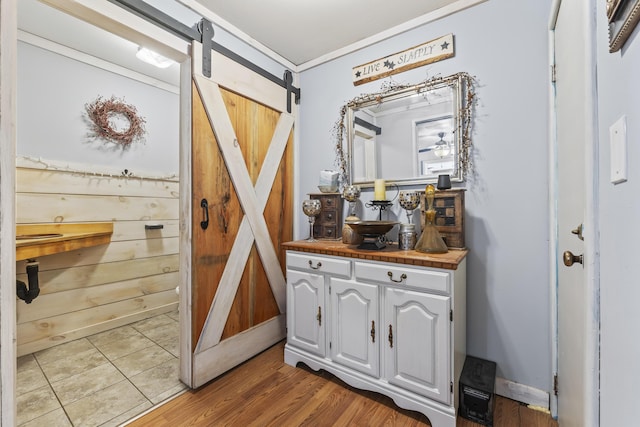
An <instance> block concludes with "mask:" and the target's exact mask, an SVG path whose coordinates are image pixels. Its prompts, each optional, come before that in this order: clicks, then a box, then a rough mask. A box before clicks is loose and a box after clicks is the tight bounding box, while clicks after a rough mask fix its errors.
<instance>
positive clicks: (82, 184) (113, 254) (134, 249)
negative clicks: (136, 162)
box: [16, 165, 180, 356]
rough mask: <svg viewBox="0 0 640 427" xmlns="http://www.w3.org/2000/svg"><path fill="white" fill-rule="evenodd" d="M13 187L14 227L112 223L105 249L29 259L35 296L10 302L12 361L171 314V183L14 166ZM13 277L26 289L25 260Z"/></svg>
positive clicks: (175, 255)
mask: <svg viewBox="0 0 640 427" xmlns="http://www.w3.org/2000/svg"><path fill="white" fill-rule="evenodd" d="M87 168H89V166H87ZM74 170H76V169H74ZM16 187H17V188H16V222H17V223H18V224H23V223H51V222H95V221H98V222H103V221H113V223H114V232H113V236H112V238H111V243H110V244H108V245H101V246H96V247H91V248H86V249H80V250H76V251H70V252H65V253H60V254H55V255H49V256H44V257H41V258H39V259H37V261H38V262H39V263H40V275H39V282H40V296H39V297H38V298H36V299H35V300H34V301H33V302H32V303H31V304H26V303H25V302H24V301H22V300H19V299H17V298H16V304H17V339H18V356H21V355H24V354H29V353H33V352H35V351H38V350H42V349H45V348H49V347H52V346H54V345H57V344H61V343H63V342H67V341H71V340H74V339H78V338H82V337H85V336H88V335H92V334H95V333H98V332H102V331H105V330H108V329H111V328H114V327H118V326H122V325H126V324H128V323H131V322H134V321H137V320H140V319H144V318H147V317H150V316H153V315H156V314H160V313H163V312H168V311H171V310H174V309H176V308H177V306H178V295H177V294H176V291H175V288H176V286H178V285H179V280H180V276H179V250H178V239H179V225H178V217H179V214H178V209H179V205H178V203H179V200H178V180H177V178H138V177H130V178H127V177H123V176H118V175H113V176H110V175H108V174H99V173H96V172H87V173H79V172H77V171H75V172H74V171H70V170H56V169H48V168H44V167H24V166H20V165H19V166H18V167H17V175H16ZM146 224H150V225H151V224H153V225H155V224H162V225H163V226H164V228H163V229H161V230H145V225H146ZM16 278H17V279H18V280H22V281H23V282H25V283H26V282H27V277H26V261H19V262H17V263H16Z"/></svg>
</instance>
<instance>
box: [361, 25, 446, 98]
mask: <svg viewBox="0 0 640 427" xmlns="http://www.w3.org/2000/svg"><path fill="white" fill-rule="evenodd" d="M453 55H454V48H453V34H447V35H446V36H442V37H440V38H437V39H435V40H431V41H428V42H426V43H423V44H421V45H418V46H414V47H412V48H410V49H407V50H404V51H402V52H398V53H394V54H392V55H389V56H385V57H384V58H381V59H378V60H375V61H373V62H369V63H366V64H362V65H358V66H357V67H353V70H352V76H353V84H354V86H357V85H361V84H363V83H368V82H371V81H373V80H378V79H381V78H383V77H387V76H390V75H392V74H397V73H401V72H403V71H407V70H411V69H412V68H417V67H421V66H423V65H426V64H431V63H432V62H438V61H442V60H443V59H447V58H451V57H452V56H453Z"/></svg>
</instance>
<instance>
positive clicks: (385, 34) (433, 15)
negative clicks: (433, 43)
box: [297, 0, 487, 72]
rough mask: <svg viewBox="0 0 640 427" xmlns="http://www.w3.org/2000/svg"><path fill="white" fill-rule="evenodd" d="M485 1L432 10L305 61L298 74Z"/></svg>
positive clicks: (473, 0) (470, 0)
mask: <svg viewBox="0 0 640 427" xmlns="http://www.w3.org/2000/svg"><path fill="white" fill-rule="evenodd" d="M485 1H487V0H460V1H457V2H455V3H452V4H450V5H448V6H445V7H442V8H440V9H437V10H434V11H433V12H430V13H427V14H424V15H422V16H419V17H417V18H414V19H412V20H410V21H407V22H405V23H403V24H400V25H396V26H395V27H392V28H389V29H388V30H385V31H382V32H380V33H378V34H375V35H373V36H371V37H367V38H366V39H363V40H360V41H358V42H356V43H352V44H350V45H348V46H345V47H343V48H340V49H337V50H335V51H333V52H331V53H328V54H326V55H323V56H320V57H318V58H316V59H313V60H311V61H307V62H305V63H303V64H300V65H298V70H297V71H298V72H301V71H304V70H308V69H310V68H313V67H316V66H318V65H320V64H323V63H325V62H329V61H332V60H334V59H336V58H339V57H341V56H344V55H347V54H349V53H352V52H355V51H357V50H360V49H363V48H365V47H368V46H371V45H373V44H376V43H379V42H381V41H383V40H386V39H388V38H391V37H393V36H397V35H398V34H402V33H404V32H407V31H409V30H413V29H414V28H417V27H419V26H421V25H424V24H427V23H429V22H433V21H436V20H438V19H441V18H444V17H445V16H449V15H452V14H454V13H456V12H460V11H461V10H464V9H468V8H470V7H472V6H475V5H478V4H480V3H484V2H485Z"/></svg>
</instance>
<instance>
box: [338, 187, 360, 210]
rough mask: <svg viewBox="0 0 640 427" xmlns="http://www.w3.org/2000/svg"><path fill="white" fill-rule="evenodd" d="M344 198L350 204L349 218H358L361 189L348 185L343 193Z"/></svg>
mask: <svg viewBox="0 0 640 427" xmlns="http://www.w3.org/2000/svg"><path fill="white" fill-rule="evenodd" d="M342 197H343V198H344V199H345V200H346V201H347V202H349V217H356V202H357V201H358V198H360V187H358V186H357V185H347V186H346V187H344V190H343V191H342ZM356 218H357V217H356Z"/></svg>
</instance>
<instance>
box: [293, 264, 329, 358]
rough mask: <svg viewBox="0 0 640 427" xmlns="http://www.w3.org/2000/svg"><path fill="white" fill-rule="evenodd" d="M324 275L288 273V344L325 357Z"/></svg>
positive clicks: (299, 272) (298, 272)
mask: <svg viewBox="0 0 640 427" xmlns="http://www.w3.org/2000/svg"><path fill="white" fill-rule="evenodd" d="M324 307H325V304H324V276H323V275H322V274H312V273H305V272H301V271H295V270H287V342H288V343H289V344H291V345H294V346H296V347H298V348H300V349H302V350H306V351H308V352H310V353H313V354H317V355H319V356H323V357H324V356H325V347H326V346H325V332H324V331H325V326H324V323H325V321H326V315H325V312H324Z"/></svg>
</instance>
